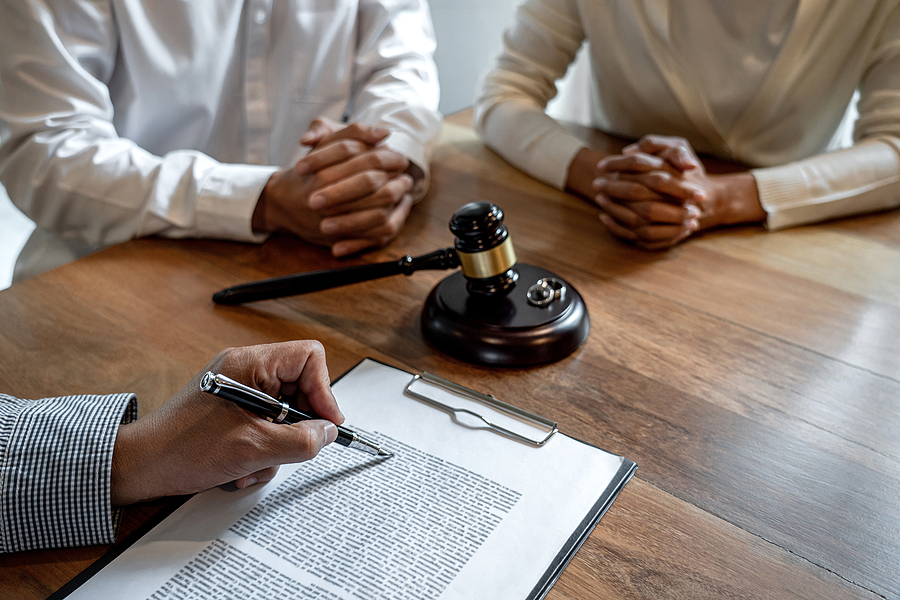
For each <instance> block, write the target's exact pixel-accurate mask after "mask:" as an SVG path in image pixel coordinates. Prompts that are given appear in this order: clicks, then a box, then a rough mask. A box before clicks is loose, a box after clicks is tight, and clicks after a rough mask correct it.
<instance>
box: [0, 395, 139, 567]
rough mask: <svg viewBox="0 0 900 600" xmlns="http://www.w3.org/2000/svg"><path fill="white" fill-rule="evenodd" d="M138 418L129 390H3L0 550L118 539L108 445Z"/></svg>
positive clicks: (0, 409) (0, 403) (0, 413)
mask: <svg viewBox="0 0 900 600" xmlns="http://www.w3.org/2000/svg"><path fill="white" fill-rule="evenodd" d="M136 418H137V399H136V397H135V396H134V395H133V394H115V395H108V396H66V397H60V398H44V399H41V400H20V399H18V398H13V397H11V396H7V395H5V394H0V552H20V551H23V550H32V549H38V548H53V547H62V546H87V545H93V544H111V543H113V542H115V539H116V532H117V530H118V525H119V518H120V514H119V511H114V510H113V509H112V506H111V500H110V473H111V469H112V455H113V447H114V446H115V441H116V433H117V431H118V427H119V425H120V424H126V423H130V422H132V421H134V420H135V419H136Z"/></svg>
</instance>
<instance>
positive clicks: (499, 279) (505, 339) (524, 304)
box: [213, 202, 590, 366]
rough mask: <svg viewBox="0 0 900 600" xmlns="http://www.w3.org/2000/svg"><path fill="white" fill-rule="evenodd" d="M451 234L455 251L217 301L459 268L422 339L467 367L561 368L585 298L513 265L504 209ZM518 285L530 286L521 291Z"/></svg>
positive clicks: (439, 296) (476, 206)
mask: <svg viewBox="0 0 900 600" xmlns="http://www.w3.org/2000/svg"><path fill="white" fill-rule="evenodd" d="M450 231H451V232H452V233H453V235H454V236H455V240H454V245H453V247H452V248H443V249H440V250H436V251H434V252H431V253H430V254H425V255H422V256H417V257H415V258H414V257H412V256H409V255H407V256H404V257H403V258H401V259H400V260H397V261H388V262H382V263H376V264H371V265H362V266H356V267H345V268H342V269H331V270H325V271H313V272H309V273H298V274H295V275H286V276H283V277H274V278H271V279H263V280H260V281H255V282H252V283H245V284H241V285H237V286H234V287H231V288H228V289H225V290H222V291H220V292H217V293H216V294H214V295H213V301H214V302H216V303H217V304H241V303H243V302H253V301H256V300H268V299H271V298H281V297H284V296H293V295H297V294H306V293H309V292H315V291H319V290H324V289H329V288H333V287H338V286H342V285H348V284H351V283H359V282H362V281H369V280H372V279H379V278H382V277H389V276H391V275H400V274H404V275H412V274H413V273H415V272H416V271H422V270H445V269H454V268H456V267H460V271H458V272H456V273H454V274H453V275H450V276H449V277H446V278H444V279H443V280H442V281H440V282H439V283H438V284H437V285H436V286H435V287H434V289H432V290H431V293H430V294H429V296H428V298H427V299H426V300H425V306H424V308H423V310H422V317H421V324H422V333H423V334H424V336H425V337H426V338H427V339H428V340H429V341H430V342H432V343H433V344H434V345H435V346H437V347H438V348H439V349H440V350H442V351H444V352H446V353H448V354H451V355H453V356H455V357H457V358H460V359H462V360H465V361H468V362H474V363H479V364H486V365H497V366H526V365H534V364H540V363H547V362H552V361H555V360H559V359H561V358H563V357H565V356H568V355H569V354H571V353H572V352H573V351H574V350H575V349H576V348H578V346H580V345H581V344H582V343H583V342H584V340H585V339H586V338H587V335H588V332H589V330H590V319H589V317H588V314H587V308H586V307H585V304H584V301H583V300H582V298H581V296H580V295H579V294H578V292H577V291H575V289H574V288H572V286H570V285H568V284H567V283H566V282H565V281H563V280H562V279H560V278H559V277H557V276H556V275H554V274H553V273H551V272H549V271H546V270H544V269H542V268H540V267H535V266H532V265H527V264H522V263H517V262H516V253H515V250H514V249H513V245H512V241H511V240H510V237H509V231H508V230H507V228H506V226H505V225H504V224H503V211H502V210H500V208H499V207H497V206H495V205H494V204H491V203H490V202H472V203H469V204H466V205H465V206H463V207H462V208H460V209H459V210H458V211H456V212H455V213H454V214H453V217H452V218H451V219H450ZM520 280H523V281H525V282H526V283H527V284H528V285H527V286H518V285H517V283H518V282H519V281H520Z"/></svg>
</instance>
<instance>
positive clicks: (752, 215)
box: [593, 135, 766, 250]
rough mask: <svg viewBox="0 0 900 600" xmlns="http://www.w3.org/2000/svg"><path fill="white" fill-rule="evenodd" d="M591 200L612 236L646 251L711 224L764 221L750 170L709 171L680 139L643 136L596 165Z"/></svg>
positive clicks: (714, 225)
mask: <svg viewBox="0 0 900 600" xmlns="http://www.w3.org/2000/svg"><path fill="white" fill-rule="evenodd" d="M597 169H598V174H599V176H598V177H597V179H596V180H595V181H594V183H593V186H594V189H595V190H596V192H598V193H597V195H596V196H595V201H596V202H597V204H598V205H599V206H600V207H601V208H602V209H603V210H604V211H605V214H601V215H600V220H601V221H602V222H603V224H604V225H605V226H606V228H607V229H608V230H609V231H610V233H612V234H613V235H615V236H617V237H619V238H622V239H624V240H626V241H629V242H631V243H633V244H635V245H637V246H639V247H642V248H645V249H648V250H657V249H663V248H669V247H671V246H674V245H675V244H677V243H678V242H681V241H682V240H684V239H686V238H687V237H688V236H690V235H692V234H693V233H696V232H698V231H702V230H705V229H710V228H713V227H719V226H722V225H731V224H737V223H757V222H760V221H763V220H765V218H766V212H765V211H764V210H763V208H762V205H761V204H760V201H759V193H758V191H757V189H756V181H755V179H754V178H753V176H752V175H750V174H749V173H738V174H733V175H720V176H715V175H708V174H707V173H706V169H705V168H704V167H703V163H701V162H700V159H699V158H698V157H697V155H696V154H695V153H694V150H693V148H691V146H690V144H689V143H688V142H687V141H686V140H684V139H683V138H675V137H665V136H655V135H651V136H645V137H644V138H642V139H641V140H640V141H639V142H637V143H636V144H632V145H630V146H627V147H626V148H625V149H624V150H623V153H622V154H621V155H618V156H610V157H607V158H604V159H603V160H601V161H600V162H599V163H598V165H597Z"/></svg>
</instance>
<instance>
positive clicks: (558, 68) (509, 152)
mask: <svg viewBox="0 0 900 600" xmlns="http://www.w3.org/2000/svg"><path fill="white" fill-rule="evenodd" d="M583 40H584V31H583V29H582V26H581V21H580V18H579V16H578V11H577V8H576V7H575V5H574V4H573V3H572V2H570V1H569V0H561V1H559V0H557V1H549V0H528V1H526V2H525V3H524V4H522V6H520V7H519V9H518V12H517V13H516V19H515V23H514V24H513V26H512V27H511V28H510V29H509V30H508V31H506V32H505V33H504V36H503V48H504V49H503V52H502V53H501V55H500V56H499V58H498V59H497V65H496V67H495V68H494V69H493V70H492V71H491V72H490V73H489V74H488V75H487V76H486V77H485V79H484V81H483V82H482V84H481V89H480V91H479V97H478V99H477V100H476V102H475V128H476V129H477V130H478V133H479V134H480V135H481V137H482V139H483V140H484V142H485V144H487V146H488V147H490V148H491V149H492V150H494V151H495V152H497V153H498V154H500V156H502V157H503V158H504V159H506V160H507V161H508V162H509V163H511V164H512V165H513V166H515V167H516V168H518V169H520V170H522V171H525V172H526V173H528V174H529V175H531V176H532V177H535V178H536V179H539V180H541V181H543V182H545V183H548V184H550V185H552V186H554V187H556V188H558V189H563V188H564V187H565V183H566V177H567V176H568V171H569V165H570V164H571V162H572V160H573V159H574V158H575V155H576V154H577V153H578V151H579V150H580V149H581V148H582V147H583V146H584V144H583V143H582V142H581V141H580V140H579V139H578V138H577V137H575V136H574V135H572V134H571V133H570V132H568V131H567V130H566V129H564V128H563V127H561V126H560V125H559V124H558V123H557V122H556V121H555V120H554V119H553V118H552V117H550V116H548V115H547V114H546V113H545V112H544V109H545V108H546V107H547V103H548V102H549V101H550V100H551V99H552V98H553V97H554V96H555V95H556V92H557V90H556V85H555V82H556V80H557V79H559V78H560V77H562V76H563V75H564V74H565V72H566V69H568V67H569V65H570V64H571V63H572V61H573V60H575V55H576V53H577V52H578V49H579V48H580V47H581V43H582V41H583Z"/></svg>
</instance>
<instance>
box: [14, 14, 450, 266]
mask: <svg viewBox="0 0 900 600" xmlns="http://www.w3.org/2000/svg"><path fill="white" fill-rule="evenodd" d="M434 47H435V41H434V34H433V29H432V24H431V19H430V14H429V10H428V6H427V4H426V0H247V1H243V0H192V1H190V2H161V3H157V2H141V1H140V0H59V1H54V2H52V3H48V2H44V1H41V0H21V1H19V2H7V3H4V5H3V9H2V14H0V180H2V182H3V184H4V185H5V186H6V189H7V191H8V193H9V196H10V198H11V199H12V200H13V202H14V203H15V204H16V205H17V206H18V207H19V208H20V209H21V210H22V211H23V212H24V213H25V214H26V215H28V216H29V217H30V218H31V219H32V220H34V221H35V223H36V224H37V229H36V230H35V232H34V234H33V235H32V238H31V239H30V240H29V241H28V243H27V244H26V246H25V248H24V250H23V252H22V255H21V256H20V258H19V262H18V264H17V267H16V279H21V278H23V277H24V276H27V275H31V274H35V273H37V272H41V271H43V270H46V269H48V268H52V267H54V266H58V265H59V264H62V263H63V262H66V261H67V260H71V259H72V258H74V257H77V256H81V255H83V254H85V253H87V252H90V251H92V250H95V249H97V248H99V247H103V246H106V245H110V244H114V243H117V242H122V241H125V240H128V239H130V238H134V237H138V236H146V235H153V234H158V235H164V236H170V237H216V238H225V239H233V240H243V241H260V240H261V239H262V238H261V237H260V236H258V235H255V234H254V233H253V232H252V231H251V226H250V219H251V216H252V214H253V210H254V208H255V206H256V201H257V199H258V197H259V194H260V192H261V190H262V188H263V186H264V185H265V183H266V181H267V180H268V179H269V177H270V176H271V174H272V173H273V172H274V171H275V170H276V168H279V167H280V168H283V167H288V166H290V165H292V164H293V163H294V162H295V161H296V160H297V159H298V158H300V157H301V156H302V155H303V153H304V152H305V149H304V148H303V147H301V146H300V145H299V143H298V142H299V138H300V136H301V135H303V133H304V132H306V130H307V128H308V126H309V124H310V122H311V121H312V120H313V119H314V118H316V117H319V116H327V117H330V118H332V119H335V120H339V121H340V120H342V119H343V118H345V117H346V118H347V119H348V120H349V121H360V122H362V123H365V124H369V125H376V126H381V127H385V128H387V129H389V130H390V131H391V132H392V133H391V135H390V137H389V139H388V140H387V145H388V147H390V148H391V149H393V150H395V151H397V152H400V153H401V154H404V155H405V156H406V157H408V158H409V159H410V160H411V161H412V162H413V163H415V164H416V165H417V166H419V167H420V168H421V169H422V170H423V171H424V172H425V173H426V175H427V173H428V163H429V160H430V152H431V146H432V144H433V142H434V140H435V138H436V136H437V134H438V133H439V129H440V117H439V115H438V113H437V104H438V84H437V73H436V69H435V66H434V63H433V61H432V58H431V57H432V54H433V51H434ZM421 193H424V190H420V194H421Z"/></svg>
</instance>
